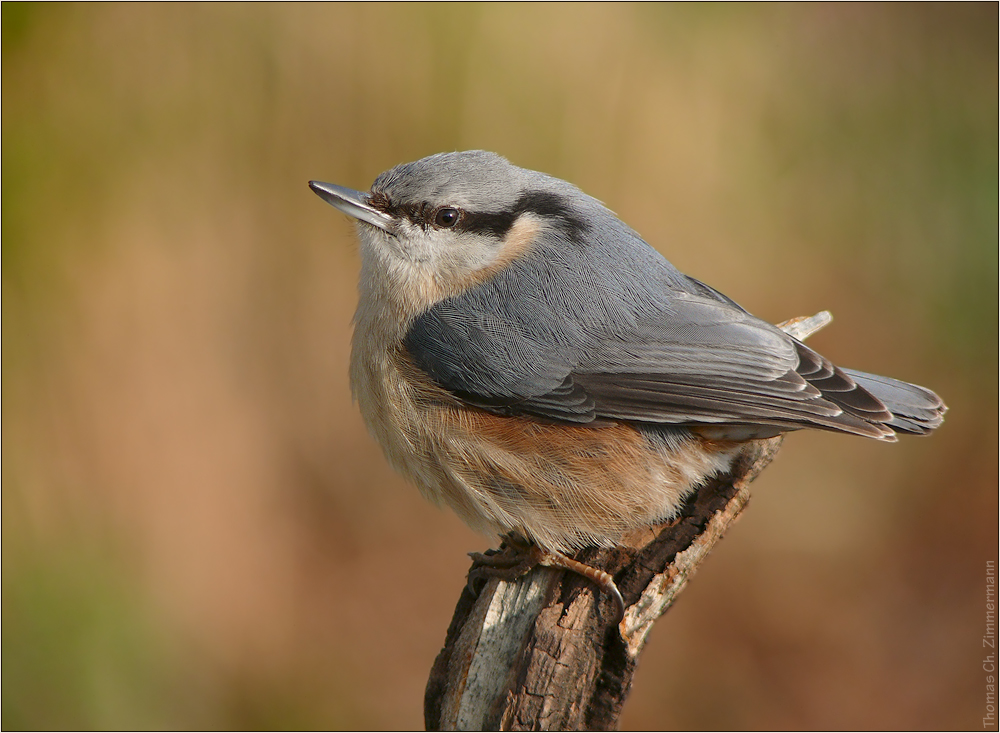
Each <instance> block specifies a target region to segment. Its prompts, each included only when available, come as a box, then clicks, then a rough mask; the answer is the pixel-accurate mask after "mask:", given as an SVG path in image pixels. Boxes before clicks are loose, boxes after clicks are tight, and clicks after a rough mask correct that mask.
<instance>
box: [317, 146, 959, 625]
mask: <svg viewBox="0 0 1000 733" xmlns="http://www.w3.org/2000/svg"><path fill="white" fill-rule="evenodd" d="M309 186H310V188H311V189H312V190H313V191H314V192H315V193H316V194H318V195H319V196H320V197H321V198H322V199H323V200H325V201H326V202H327V203H329V204H331V205H333V206H334V207H335V208H337V209H339V210H340V211H341V212H343V213H345V214H347V215H348V216H350V217H352V218H353V219H355V220H356V222H357V229H358V236H359V240H360V255H361V273H360V279H359V285H358V307H357V311H356V313H355V315H354V321H353V323H354V332H353V338H352V349H351V365H350V377H351V388H352V392H353V396H354V398H355V400H356V401H357V402H358V404H359V407H360V411H361V414H362V416H363V418H364V421H365V423H366V425H367V427H368V430H369V431H370V432H371V434H372V435H373V436H374V438H375V439H376V441H377V442H378V443H379V444H380V446H381V447H382V450H383V452H384V454H385V456H386V458H387V459H388V462H389V463H390V464H391V465H392V466H393V467H394V468H395V469H396V470H397V471H399V472H400V473H401V474H403V475H404V476H405V477H407V478H408V479H409V480H410V481H411V482H412V483H414V484H415V485H416V486H417V488H418V489H419V490H420V491H421V493H422V494H423V495H424V496H425V497H426V498H428V499H429V500H431V501H432V502H434V503H435V504H438V505H442V504H443V505H447V506H448V507H450V508H451V509H452V510H453V511H454V512H455V513H456V514H457V515H458V516H459V517H460V518H461V519H462V520H463V521H464V522H465V523H466V524H467V525H469V526H470V527H471V528H472V529H474V530H476V531H478V532H481V533H484V534H487V535H490V534H497V535H500V536H502V537H504V538H506V539H509V540H510V541H511V543H512V544H513V545H514V546H516V548H517V550H518V551H519V552H522V553H526V556H530V558H531V560H530V562H528V563H527V565H528V567H530V566H531V565H533V564H536V563H537V564H543V565H550V566H553V567H561V568H565V569H568V570H572V571H574V572H577V573H580V574H582V575H584V576H586V577H588V578H589V579H590V580H592V581H593V582H595V583H596V584H598V585H599V586H600V587H602V588H603V589H605V590H606V591H608V593H610V594H611V595H612V597H613V600H614V602H615V606H616V611H617V618H618V619H619V620H620V619H621V616H622V613H623V612H624V605H623V601H622V599H621V594H620V593H619V592H618V590H617V587H615V584H614V580H613V578H611V576H610V575H608V574H607V573H605V572H604V571H602V570H600V569H597V568H592V567H590V566H587V565H584V564H582V563H579V562H577V561H576V560H573V559H572V558H570V557H569V555H570V554H572V553H574V552H575V551H577V550H579V549H581V548H584V547H612V546H615V545H616V544H618V543H619V542H621V541H622V538H623V537H625V536H626V535H628V534H629V533H631V532H635V531H636V530H639V529H642V528H646V527H651V526H655V525H657V524H660V523H662V522H665V521H667V520H669V519H671V518H672V517H674V516H676V515H677V513H678V511H679V509H680V507H681V506H682V504H683V502H684V500H685V499H686V498H687V497H688V496H689V495H691V494H692V492H694V491H696V490H697V489H698V488H699V487H700V486H702V485H703V484H705V482H707V481H708V480H709V479H711V478H712V477H713V476H717V475H720V474H724V473H725V472H726V471H727V470H728V469H729V468H730V467H731V466H732V465H733V463H734V461H735V460H736V459H737V457H738V456H739V455H740V454H741V451H743V450H744V449H745V447H746V446H747V445H748V444H751V443H753V442H754V441H759V440H763V439H768V438H772V437H775V436H778V435H781V434H783V433H786V432H789V431H795V430H800V429H806V428H812V429H819V430H826V431H832V432H840V433H848V434H852V435H858V436H863V437H867V438H873V439H875V440H880V441H885V442H892V441H895V440H896V438H897V435H900V434H914V435H924V434H927V433H929V432H931V431H933V430H934V429H935V428H937V427H938V426H939V425H940V424H941V423H942V420H943V416H944V413H945V410H946V409H947V408H946V406H945V405H944V403H943V402H942V400H941V398H940V397H938V396H937V395H936V394H935V393H934V392H932V391H930V390H928V389H926V388H924V387H920V386H917V385H914V384H908V383H906V382H902V381H899V380H896V379H892V378H889V377H882V376H878V375H874V374H869V373H866V372H861V371H856V370H852V369H843V368H840V367H838V366H836V365H834V364H833V363H832V362H831V361H830V360H829V359H827V358H825V357H824V356H821V355H820V354H818V353H817V352H815V351H813V350H812V349H810V348H809V347H807V346H806V345H805V344H803V343H802V342H801V341H799V340H797V339H796V338H793V337H792V336H791V335H789V334H788V333H785V332H784V331H782V330H781V329H779V328H778V327H776V326H774V325H772V324H770V323H767V322H765V321H763V320H761V319H758V318H756V317H754V316H753V315H751V314H750V313H749V312H748V311H746V310H745V309H744V308H742V307H741V306H740V305H738V304H737V303H736V302H734V301H733V300H732V299H730V298H729V297H727V296H725V295H723V294H722V293H720V292H719V291H717V290H715V289H713V288H712V287H710V286H708V285H706V284H704V283H702V282H700V281H699V280H696V279H695V278H693V277H690V276H687V275H685V274H683V273H681V272H680V271H679V270H677V269H676V268H675V267H674V266H673V265H672V264H670V262H668V261H667V259H666V258H665V257H664V256H663V255H661V254H660V253H659V252H658V251H657V250H655V249H654V248H653V247H652V246H650V245H649V244H648V243H647V242H646V241H644V240H643V239H642V237H640V236H639V234H637V233H636V232H635V231H634V230H632V229H631V228H630V227H629V226H628V225H626V224H625V223H624V222H623V221H621V219H619V218H618V217H617V216H616V215H615V214H614V213H613V212H612V211H611V210H610V209H608V208H607V207H606V206H605V205H604V204H603V203H601V202H600V201H598V200H597V199H595V198H593V197H591V196H588V195H587V194H585V193H584V192H583V191H581V190H580V189H579V188H577V187H576V186H574V185H572V184H571V183H568V182H566V181H563V180H560V179H558V178H555V177H552V176H549V175H546V174H544V173H540V172H536V171H532V170H527V169H524V168H520V167H517V166H515V165H514V164H512V163H510V162H509V161H508V160H506V159H505V158H503V157H501V156H500V155H497V154H495V153H491V152H487V151H482V150H472V151H463V152H448V153H439V154H436V155H431V156H429V157H425V158H422V159H420V160H417V161H415V162H411V163H404V164H401V165H398V166H396V167H394V168H391V169H390V170H387V171H385V172H384V173H382V174H381V175H379V176H378V177H377V178H376V179H375V181H374V183H373V184H372V186H371V189H370V190H369V191H367V192H362V191H357V190H353V189H350V188H345V187H342V186H338V185H334V184H330V183H323V182H320V181H310V182H309ZM532 552H533V553H534V554H531V553H532ZM474 557H475V558H476V559H477V561H478V562H480V563H481V564H483V565H485V566H489V564H490V558H489V556H485V555H474ZM511 564H512V563H510V562H509V561H508V562H507V565H508V566H509V565H511ZM523 564H524V563H519V565H523ZM508 569H509V568H508ZM496 572H497V573H502V572H504V567H503V563H502V562H500V561H498V562H497V564H496ZM518 572H523V568H521V569H520V570H518Z"/></svg>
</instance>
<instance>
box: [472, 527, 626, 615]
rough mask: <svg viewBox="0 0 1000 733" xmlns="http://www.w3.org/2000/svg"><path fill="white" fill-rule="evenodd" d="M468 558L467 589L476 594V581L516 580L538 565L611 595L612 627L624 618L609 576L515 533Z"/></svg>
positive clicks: (618, 594) (618, 593)
mask: <svg viewBox="0 0 1000 733" xmlns="http://www.w3.org/2000/svg"><path fill="white" fill-rule="evenodd" d="M469 557H471V558H472V569H471V570H470V571H469V579H468V585H469V590H470V591H472V592H473V593H475V594H478V592H479V591H478V589H477V588H476V583H477V581H480V580H483V581H485V580H487V579H489V578H499V579H500V580H506V581H511V580H516V579H517V578H520V577H521V576H522V575H526V574H527V573H528V572H529V571H531V570H532V569H533V568H535V567H536V566H538V565H541V566H543V567H548V568H558V569H562V570H569V571H570V572H573V573H576V574H577V575H582V576H583V577H584V578H586V579H587V580H589V581H590V582H591V583H593V584H594V585H596V586H597V587H598V588H600V589H601V590H603V591H604V592H605V593H607V594H608V595H610V596H611V599H612V600H613V601H614V604H615V624H618V623H620V622H621V620H622V619H623V618H624V616H625V601H624V599H623V598H622V594H621V592H620V591H619V590H618V586H617V585H615V580H614V578H612V577H611V575H610V574H608V573H606V572H604V571H603V570H601V569H600V568H595V567H591V566H590V565H585V564H584V563H582V562H579V561H578V560H574V559H573V558H571V557H567V556H566V555H563V554H562V553H561V552H555V551H553V550H546V549H544V548H542V547H539V546H538V545H536V544H535V543H534V542H530V541H529V540H526V539H525V538H524V537H522V536H521V535H520V534H517V533H516V532H510V533H508V534H506V535H504V537H503V542H502V543H501V545H500V549H499V550H487V551H486V552H485V553H480V552H470V553H469Z"/></svg>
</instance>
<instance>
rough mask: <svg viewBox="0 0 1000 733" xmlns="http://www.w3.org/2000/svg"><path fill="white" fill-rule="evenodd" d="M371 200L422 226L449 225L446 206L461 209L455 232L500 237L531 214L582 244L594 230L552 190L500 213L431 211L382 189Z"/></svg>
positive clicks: (530, 194) (427, 206) (529, 196)
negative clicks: (440, 219)
mask: <svg viewBox="0 0 1000 733" xmlns="http://www.w3.org/2000/svg"><path fill="white" fill-rule="evenodd" d="M371 203H372V205H373V206H375V207H376V208H378V209H380V210H382V211H384V212H385V213H387V214H389V215H391V216H402V217H406V218H407V219H409V220H410V221H411V222H413V223H414V224H415V225H417V226H420V227H426V226H428V225H429V224H435V225H436V226H438V227H442V228H448V227H443V226H442V225H441V224H439V223H437V222H436V216H437V214H439V213H440V212H442V211H444V210H446V209H454V210H456V211H458V212H459V219H458V220H457V222H456V223H455V224H454V225H452V226H451V227H450V228H452V229H454V230H455V231H462V232H473V233H476V234H486V235H489V236H493V237H496V238H497V239H503V238H504V237H505V236H507V233H508V232H509V231H510V228H511V227H512V226H514V222H515V221H517V218H518V217H519V216H521V215H522V214H529V213H530V214H535V215H536V216H538V217H539V218H542V219H545V220H546V221H548V222H550V223H551V224H552V225H553V226H557V227H561V228H562V229H563V230H565V231H566V233H567V234H568V235H569V237H570V239H572V240H573V241H574V242H576V243H578V244H579V243H582V242H583V238H584V235H585V234H586V233H587V231H588V230H589V229H590V227H589V225H588V224H587V222H585V221H584V220H583V219H581V218H580V217H579V216H577V215H576V213H575V212H574V211H573V207H572V206H570V204H569V203H568V202H567V201H566V199H565V198H564V197H563V196H560V195H559V194H557V193H552V192H551V191H529V192H527V193H524V194H522V195H521V196H520V198H518V199H517V201H516V202H515V203H514V205H513V206H512V207H511V208H510V209H506V210H504V211H496V212H483V211H478V212H477V211H469V210H467V209H462V208H460V207H458V206H447V205H445V206H441V207H439V208H438V209H435V210H431V209H430V204H428V203H427V202H426V201H425V202H421V203H419V204H411V203H406V204H394V203H392V202H391V201H390V200H389V197H388V196H386V195H385V194H384V193H382V192H381V191H377V192H375V193H373V194H372V198H371Z"/></svg>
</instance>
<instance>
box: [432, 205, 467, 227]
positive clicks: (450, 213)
mask: <svg viewBox="0 0 1000 733" xmlns="http://www.w3.org/2000/svg"><path fill="white" fill-rule="evenodd" d="M461 216H462V212H460V211H459V210H458V209H453V208H452V207H450V206H445V207H444V208H441V209H438V210H437V213H436V214H434V225H435V226H439V227H441V228H442V229H448V228H450V227H453V226H455V225H456V224H458V220H459V219H460V218H461Z"/></svg>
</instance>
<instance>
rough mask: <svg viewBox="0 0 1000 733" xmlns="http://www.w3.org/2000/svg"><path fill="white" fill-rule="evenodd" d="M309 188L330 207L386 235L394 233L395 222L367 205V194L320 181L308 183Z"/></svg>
mask: <svg viewBox="0 0 1000 733" xmlns="http://www.w3.org/2000/svg"><path fill="white" fill-rule="evenodd" d="M309 188H311V189H312V190H313V191H314V192H315V193H316V195H317V196H319V197H320V198H321V199H323V200H324V201H326V202H327V203H328V204H330V206H333V207H334V208H336V209H340V210H341V211H343V212H344V213H345V214H347V215H348V216H353V217H354V218H355V219H359V220H360V221H363V222H365V223H367V224H371V225H372V226H375V227H378V228H379V229H381V230H382V231H384V232H386V233H388V234H395V233H396V222H395V220H394V219H393V218H392V217H391V216H389V215H388V214H386V213H384V212H382V211H379V210H378V209H376V208H375V207H373V206H372V205H371V204H369V203H368V199H369V196H368V194H367V193H364V192H363V191H355V190H353V189H350V188H344V187H343V186H335V185H334V184H332V183H321V182H320V181H309Z"/></svg>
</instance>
